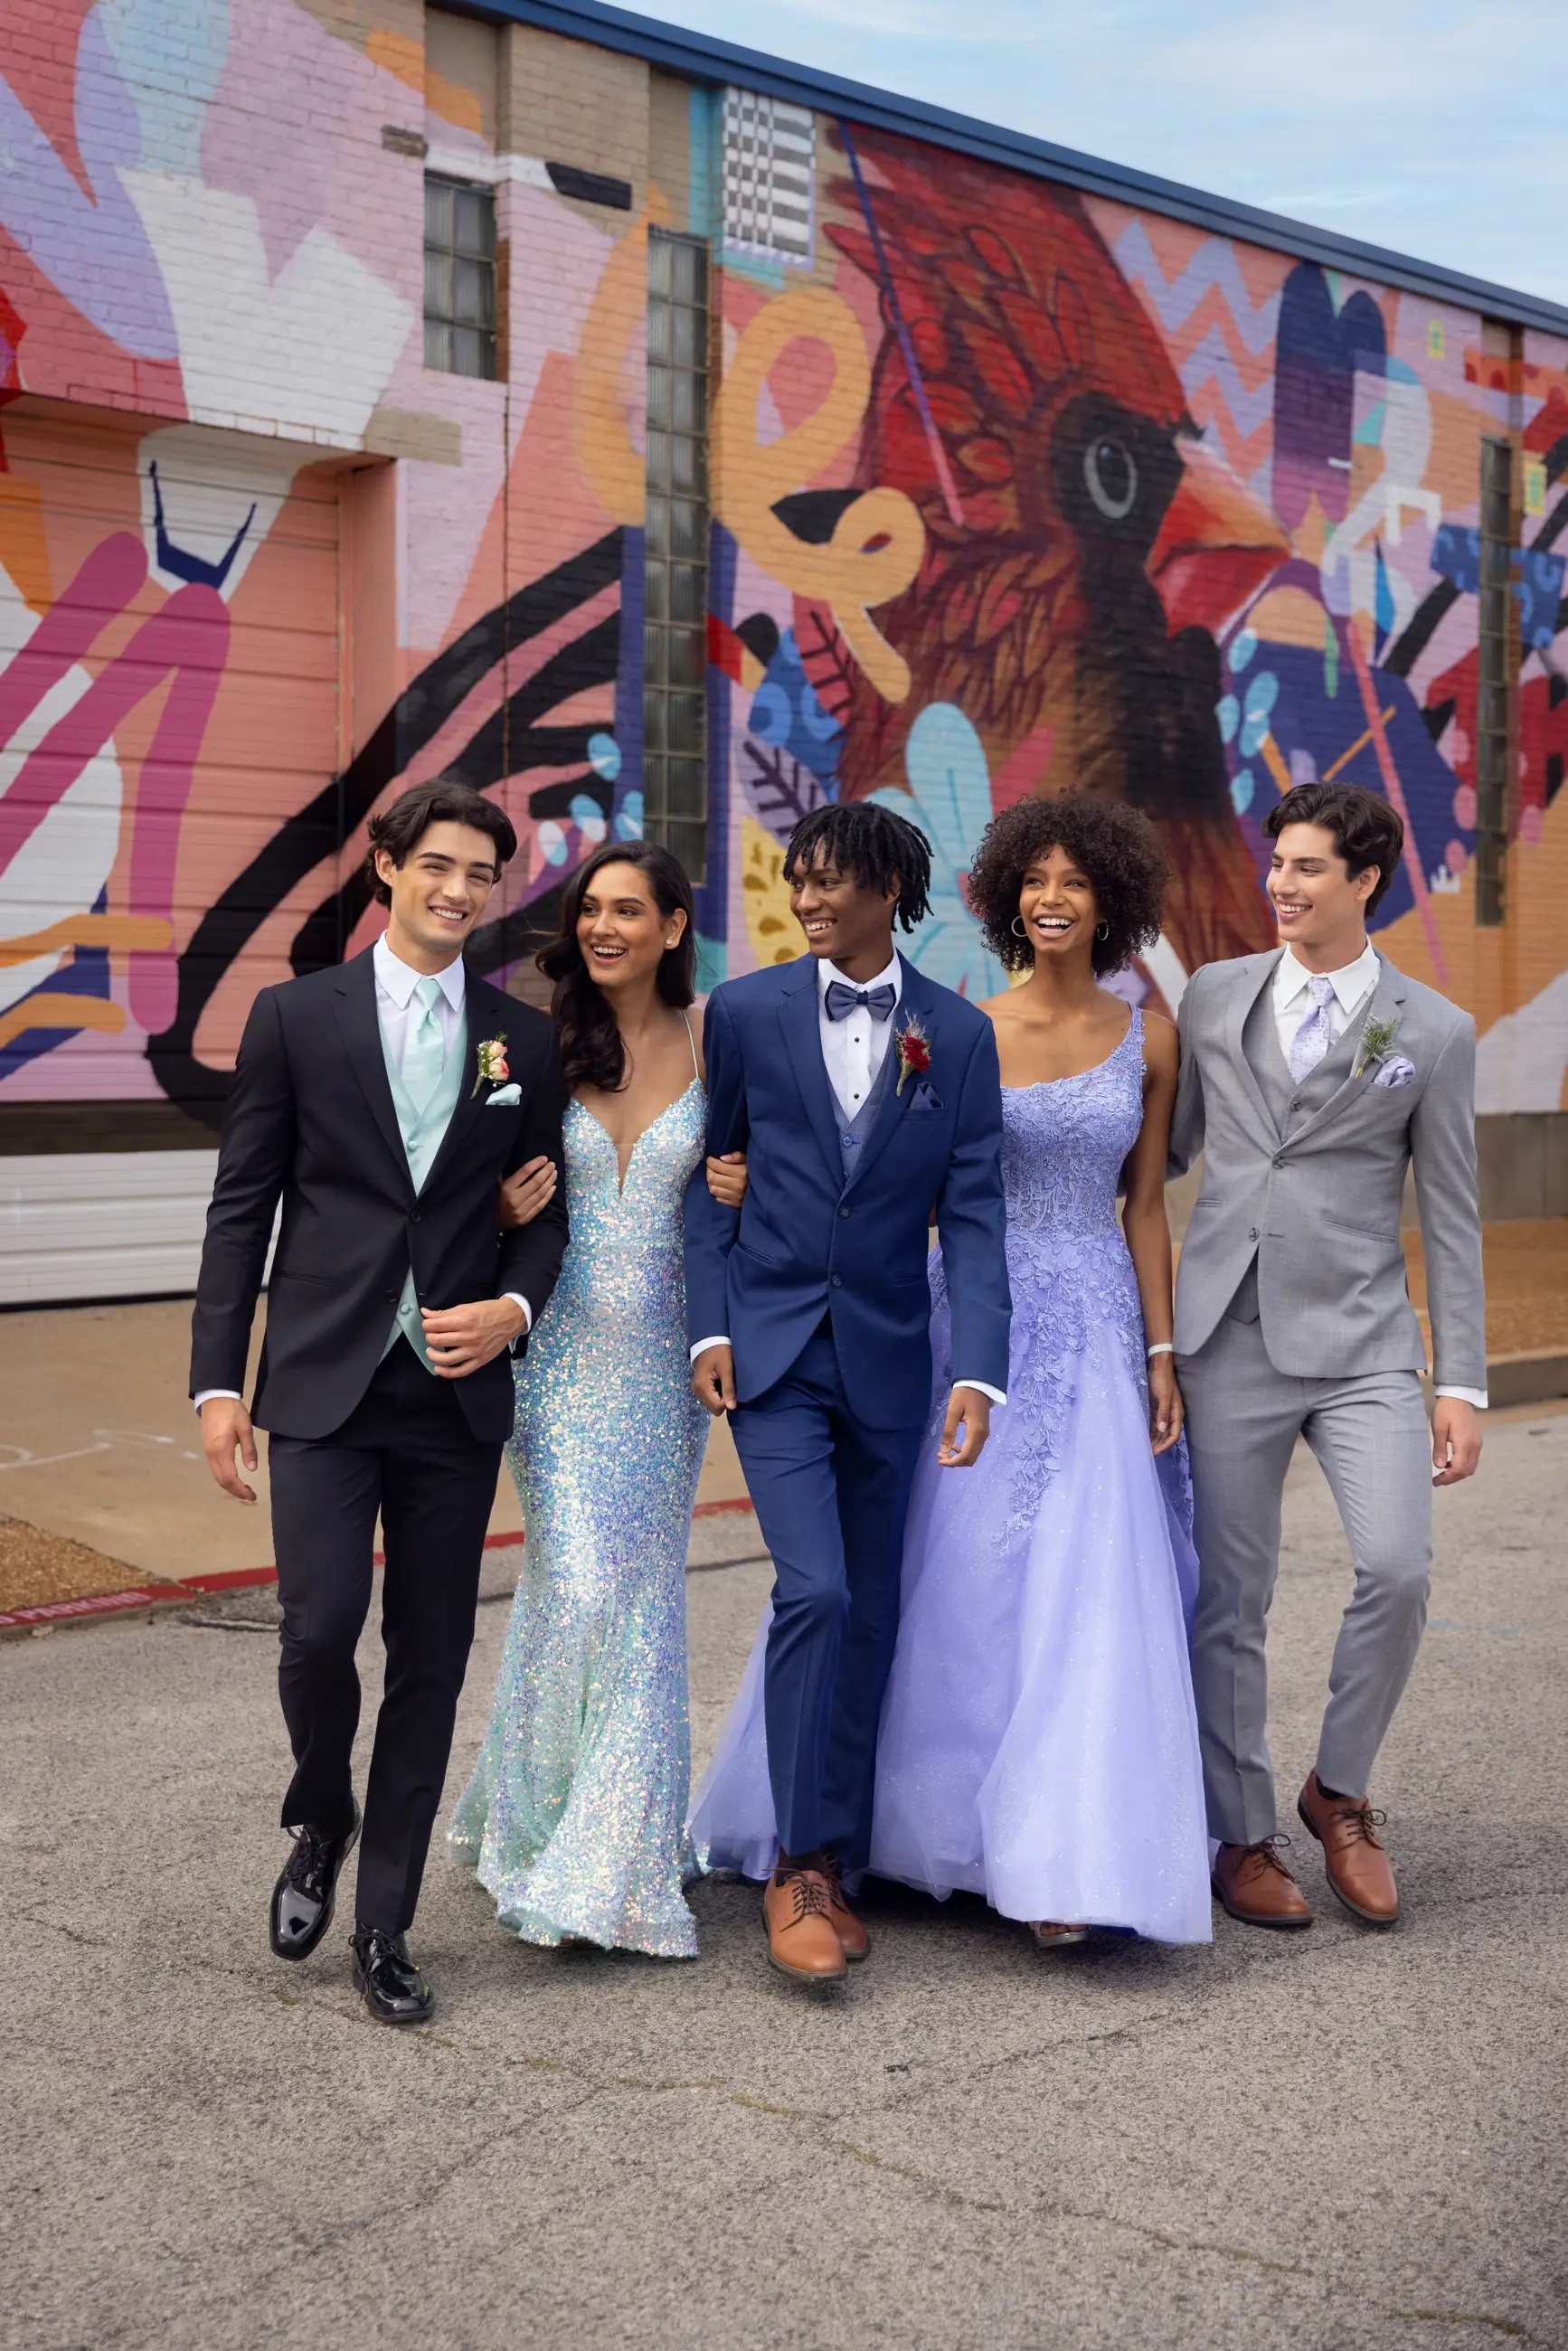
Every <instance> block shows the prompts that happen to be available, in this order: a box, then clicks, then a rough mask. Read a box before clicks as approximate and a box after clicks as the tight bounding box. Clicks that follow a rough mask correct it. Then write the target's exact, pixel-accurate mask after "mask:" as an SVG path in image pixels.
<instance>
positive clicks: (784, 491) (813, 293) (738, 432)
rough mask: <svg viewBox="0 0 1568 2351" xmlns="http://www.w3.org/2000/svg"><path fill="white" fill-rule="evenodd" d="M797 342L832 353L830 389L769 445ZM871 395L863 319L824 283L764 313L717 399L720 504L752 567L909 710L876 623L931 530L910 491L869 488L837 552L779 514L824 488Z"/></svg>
mask: <svg viewBox="0 0 1568 2351" xmlns="http://www.w3.org/2000/svg"><path fill="white" fill-rule="evenodd" d="M795 342H818V343H821V344H823V345H825V347H826V349H827V350H828V352H829V354H830V355H831V359H832V362H833V372H832V376H831V380H830V381H829V384H828V388H827V390H826V391H825V392H823V394H822V397H821V400H820V401H819V402H818V403H817V406H816V407H815V408H814V409H813V410H812V411H811V412H810V414H809V415H807V416H803V417H802V418H801V419H800V423H797V424H792V425H790V426H789V429H788V430H787V431H786V432H784V433H781V434H779V438H778V439H777V440H776V441H770V442H768V444H767V445H766V446H761V445H759V444H758V432H757V413H758V403H759V402H760V401H761V398H762V393H763V392H764V390H765V388H766V386H767V382H768V376H769V374H770V373H771V371H772V370H773V369H774V367H775V366H776V365H777V364H778V362H779V360H780V359H781V358H782V357H783V355H784V353H785V352H786V351H787V350H789V347H790V345H791V344H792V343H795ZM870 392H871V360H870V359H869V357H868V356H867V353H866V347H865V339H864V336H863V335H862V331H861V327H860V322H859V320H858V319H856V317H855V315H854V312H853V311H852V309H851V308H850V307H849V305H848V303H847V302H845V301H844V300H843V299H842V298H841V296H839V295H837V294H834V293H832V292H831V290H830V289H829V288H828V287H825V286H800V287H793V288H792V289H791V290H790V291H789V292H788V293H785V294H780V295H779V296H778V297H777V298H775V299H774V300H773V301H771V302H769V303H768V304H766V305H765V306H764V308H762V309H760V310H758V313H757V315H756V317H755V318H754V319H752V321H751V323H750V325H749V326H748V327H747V329H746V331H745V333H744V334H743V335H742V336H741V338H740V340H739V342H738V344H737V346H736V350H735V353H734V356H733V358H732V359H731V360H730V362H729V365H728V367H727V370H726V371H725V376H724V381H723V382H722V383H721V384H720V386H719V390H718V394H717V397H716V400H715V402H714V412H713V432H714V449H715V455H716V461H717V462H716V487H715V507H716V512H717V514H718V517H719V519H720V520H721V521H722V522H723V523H724V524H725V525H726V526H727V528H729V529H730V530H732V531H733V532H734V534H735V536H736V538H737V539H738V540H739V542H740V544H741V546H742V547H744V548H745V549H746V551H747V554H748V555H749V556H750V557H751V558H752V559H753V561H754V562H756V563H758V564H759V565H760V566H761V568H762V569H764V570H765V571H766V572H768V575H769V576H770V578H772V579H774V580H778V581H779V583H780V585H782V586H783V587H786V588H788V589H789V590H790V592H791V594H793V595H797V596H806V597H811V598H815V599H818V600H820V601H822V602H824V603H826V604H827V605H828V606H829V608H830V610H831V612H832V615H833V619H834V621H835V622H836V623H837V624H838V627H839V630H840V632H841V635H842V636H843V639H844V642H845V643H846V644H847V645H848V646H849V648H850V650H851V652H852V653H853V655H854V657H855V659H856V661H857V662H859V664H860V665H861V667H862V670H863V671H864V672H865V674H866V676H867V678H868V679H869V680H870V681H871V683H872V684H873V685H874V686H875V688H876V690H877V692H878V693H879V694H880V695H883V699H884V700H886V701H889V702H902V701H903V700H904V697H905V696H906V695H907V694H908V692H909V689H910V684H911V680H910V673H909V664H907V662H905V660H904V657H903V655H902V654H901V653H895V652H894V648H893V647H892V646H891V645H890V644H889V643H888V642H887V640H886V638H885V637H884V636H883V634H882V632H881V631H880V630H879V629H878V628H877V626H876V623H875V622H873V619H872V617H871V613H872V609H873V607H874V606H875V605H878V604H885V603H889V602H891V601H892V600H893V599H894V597H896V596H900V595H902V594H903V593H904V590H905V589H906V588H907V587H909V585H910V584H911V582H912V581H913V580H915V577H916V575H917V574H918V572H919V569H920V566H921V562H922V560H923V559H924V557H925V524H924V523H923V522H922V520H921V518H920V513H919V509H918V508H917V507H915V503H914V501H913V499H911V498H909V497H907V496H905V495H904V492H903V491H902V490H894V489H889V488H886V487H879V488H876V489H871V490H867V491H866V492H865V493H864V495H863V496H861V497H859V498H857V499H856V500H855V502H854V504H853V505H852V507H847V508H846V509H845V511H844V512H843V513H842V514H841V516H840V517H839V520H838V523H837V525H836V527H835V528H834V531H833V535H832V538H831V539H830V540H829V542H828V543H827V545H826V546H822V547H813V546H810V545H808V544H807V543H806V542H805V541H804V540H802V539H799V538H796V537H795V534H794V533H793V531H791V530H790V529H789V528H788V527H787V526H786V525H785V524H784V523H782V522H780V520H779V517H778V516H777V515H776V514H775V513H774V511H773V508H774V507H775V506H776V505H777V503H778V502H779V499H780V498H784V497H788V496H789V495H790V493H791V492H793V491H796V490H799V489H800V487H801V486H802V485H803V484H805V483H808V482H811V481H815V480H816V479H817V478H818V477H819V476H820V475H821V474H823V473H825V472H826V471H827V469H828V468H829V466H831V465H832V464H833V462H834V460H835V459H836V458H838V457H839V456H841V455H842V453H843V452H844V450H845V449H847V448H848V447H849V445H850V444H851V442H852V440H853V439H854V436H855V434H857V433H858V432H859V430H860V426H861V422H862V418H863V416H864V414H865V408H866V402H867V399H868V397H869V396H870Z"/></svg>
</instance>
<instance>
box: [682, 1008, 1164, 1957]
mask: <svg viewBox="0 0 1568 2351" xmlns="http://www.w3.org/2000/svg"><path fill="white" fill-rule="evenodd" d="M1143 1075H1144V1055H1143V1020H1142V1017H1141V1015H1139V1014H1138V1013H1136V1012H1134V1015H1133V1018H1132V1022H1131V1025H1130V1027H1129V1029H1128V1030H1127V1034H1126V1036H1125V1037H1124V1039H1123V1040H1122V1042H1121V1044H1120V1045H1118V1047H1117V1048H1116V1050H1115V1051H1114V1052H1113V1054H1111V1056H1110V1057H1109V1059H1108V1060H1107V1061H1103V1062H1101V1063H1100V1065H1099V1066H1098V1068H1096V1069H1092V1070H1088V1071H1084V1072H1083V1073H1082V1075H1081V1076H1078V1077H1073V1078H1062V1079H1059V1080H1056V1081H1052V1082H1050V1083H1047V1084H1044V1085H1037V1086H1024V1087H1009V1088H1005V1089H1004V1090H1003V1094H1002V1117H1003V1144H1002V1172H1003V1178H1004V1181H1005V1184H1006V1188H1007V1210H1008V1231H1007V1250H1008V1276H1009V1283H1010V1286H1011V1289H1012V1298H1013V1320H1012V1330H1011V1335H1010V1343H1009V1353H1010V1363H1009V1374H1008V1401H1007V1403H1006V1404H1005V1405H998V1407H996V1408H995V1409H994V1410H993V1412H992V1415H991V1435H990V1439H989V1442H988V1445H987V1447H986V1450H985V1452H984V1453H983V1454H982V1456H981V1457H980V1459H979V1461H978V1463H977V1466H976V1467H975V1468H973V1469H963V1470H960V1469H943V1468H939V1467H938V1465H937V1460H936V1447H937V1440H938V1437H939V1436H940V1433H941V1426H942V1418H943V1414H944V1412H945V1410H946V1400H947V1395H948V1390H949V1388H950V1386H951V1384H952V1378H953V1350H952V1322H951V1315H950V1312H949V1309H948V1304H947V1286H946V1279H945V1277H944V1274H943V1270H942V1260H941V1257H940V1255H939V1254H934V1255H933V1257H932V1259H931V1265H930V1274H931V1292H932V1322H931V1349H932V1357H933V1364H934V1370H935V1384H934V1388H933V1411H932V1419H931V1423H930V1426H929V1427H928V1428H927V1430H926V1439H925V1447H924V1450H923V1452H922V1456H921V1465H920V1468H918V1469H917V1470H916V1472H915V1486H914V1490H913V1493H912V1496H911V1499H910V1509H909V1521H908V1528H907V1532H906V1535H905V1539H904V1579H903V1588H902V1601H901V1611H902V1613H901V1616H900V1622H899V1632H898V1647H897V1651H896V1653H895V1655H894V1665H893V1672H892V1675H891V1677H890V1678H889V1681H888V1686H887V1696H886V1698H885V1701H884V1703H883V1717H882V1732H881V1738H880V1740H879V1743H878V1747H877V1767H876V1809H875V1813H874V1817H873V1828H872V1849H871V1866H872V1869H873V1872H875V1873H876V1874H877V1875H878V1876H883V1877H894V1878H899V1879H902V1880H904V1882H905V1883H906V1884H908V1885H911V1886H920V1887H922V1888H924V1889H925V1891H926V1892H928V1893H932V1894H936V1895H939V1896H946V1895H948V1894H951V1893H952V1892H953V1891H954V1890H955V1889H956V1888H962V1889H963V1890H965V1891H967V1892H969V1893H973V1894H979V1895H983V1896H985V1897H986V1899H987V1900H988V1902H989V1903H990V1904H991V1905H992V1906H993V1907H994V1908H996V1909H998V1910H999V1911H1001V1912H1003V1913H1004V1915H1006V1916H1007V1917H1012V1918H1019V1919H1026V1918H1030V1919H1032V1918H1050V1919H1056V1920H1060V1921H1062V1922H1072V1921H1078V1920H1082V1921H1085V1922H1088V1923H1090V1924H1094V1925H1100V1926H1105V1927H1116V1928H1133V1929H1135V1930H1136V1932H1138V1933H1139V1934H1142V1935H1148V1936H1152V1937H1155V1938H1159V1939H1161V1940H1163V1941H1167V1942H1207V1940H1208V1938H1209V1935H1210V1931H1211V1928H1210V1914H1209V1892H1208V1842H1207V1828H1206V1824H1205V1820H1204V1803H1203V1777H1202V1771H1201V1768H1200V1764H1199V1760H1198V1746H1197V1717H1196V1714H1195V1711H1194V1708H1193V1698H1192V1682H1191V1677H1190V1675H1189V1672H1188V1668H1187V1656H1186V1622H1187V1618H1188V1617H1189V1615H1190V1613H1191V1608H1192V1603H1193V1600H1194V1598H1195V1596H1196V1594H1197V1559H1196V1557H1195V1556H1194V1552H1193V1549H1192V1541H1191V1529H1192V1495H1191V1489H1190V1485H1189V1482H1188V1477H1187V1467H1186V1447H1185V1446H1183V1447H1178V1448H1177V1449H1176V1451H1174V1452H1172V1453H1168V1454H1166V1455H1164V1456H1162V1457H1161V1458H1160V1459H1159V1460H1157V1461H1156V1460H1155V1458H1154V1455H1153V1453H1152V1451H1151V1449H1150V1445H1149V1422H1148V1388H1147V1384H1146V1379H1145V1358H1144V1345H1145V1339H1144V1322H1143V1313H1142V1310H1141V1308H1140V1305H1139V1301H1138V1288H1137V1282H1136V1280H1135V1278H1134V1271H1133V1263H1132V1259H1131V1258H1130V1256H1129V1255H1128V1252H1127V1246H1126V1243H1125V1242H1124V1239H1123V1238H1122V1233H1121V1228H1120V1227H1119V1225H1118V1224H1117V1221H1116V1186H1117V1178H1118V1176H1119V1175H1120V1173H1121V1169H1122V1166H1123V1164H1124V1161H1125V1159H1126V1156H1127V1154H1128V1152H1129V1151H1130V1150H1131V1149H1132V1147H1133V1144H1134V1142H1135V1141H1136V1139H1137V1135H1138V1131H1139V1128H1140V1126H1141V1125H1142V1123H1143V1115H1144V1096H1143ZM766 1638H767V1621H766V1617H765V1619H764V1624H763V1628H762V1631H761V1633H760V1634H759V1635H758V1642H757V1646H756V1647H755V1648H754V1650H753V1652H752V1656H751V1662H750V1664H749V1665H748V1666H747V1673H746V1678H745V1680H744V1682H743V1684H742V1686H741V1690H740V1695H739V1697H738V1698H737V1700H736V1704H735V1707H734V1708H733V1709H732V1711H731V1714H730V1718H729V1720H728V1722H727V1724H726V1726H725V1729H724V1733H723V1736H722V1738H721V1739H720V1741H719V1746H718V1750H717V1752H716V1754H715V1757H714V1760H713V1761H712V1763H711V1764H710V1765H709V1767H708V1770H707V1772H706V1775H705V1778H704V1782H703V1786H702V1788H701V1790H700V1791H699V1794H698V1801H697V1805H696V1808H695V1813H694V1817H693V1823H692V1825H693V1833H694V1836H695V1840H696V1842H697V1844H698V1846H699V1848H700V1849H702V1850H703V1851H705V1852H706V1851H709V1850H712V1851H715V1852H722V1853H724V1854H725V1855H740V1856H742V1863H741V1865H742V1866H743V1867H744V1868H745V1870H746V1873H747V1876H762V1875H763V1874H764V1873H765V1872H766V1871H767V1870H768V1868H769V1867H770V1866H771V1865H772V1862H773V1858H774V1855H775V1853H776V1851H777V1842H776V1838H775V1835H774V1827H773V1809H772V1799H771V1797H770V1795H769V1793H768V1773H767V1753H766V1740H765V1733H764V1729H763V1723H762V1704H761V1696H762V1657H763V1650H764V1645H765V1642H766Z"/></svg>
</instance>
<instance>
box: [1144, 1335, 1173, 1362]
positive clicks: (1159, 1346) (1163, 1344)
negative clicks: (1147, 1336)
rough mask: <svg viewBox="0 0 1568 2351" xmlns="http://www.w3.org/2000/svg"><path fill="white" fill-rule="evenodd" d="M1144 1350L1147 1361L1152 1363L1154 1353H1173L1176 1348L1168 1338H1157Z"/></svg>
mask: <svg viewBox="0 0 1568 2351" xmlns="http://www.w3.org/2000/svg"><path fill="white" fill-rule="evenodd" d="M1145 1352H1146V1353H1147V1357H1148V1360H1149V1362H1150V1363H1151V1364H1152V1363H1153V1362H1154V1360H1155V1356H1156V1355H1174V1354H1175V1353H1176V1348H1175V1346H1174V1345H1173V1344H1172V1343H1171V1341H1170V1340H1169V1339H1158V1340H1156V1341H1155V1344H1154V1345H1153V1346H1152V1347H1150V1348H1148V1349H1147V1350H1146V1351H1145Z"/></svg>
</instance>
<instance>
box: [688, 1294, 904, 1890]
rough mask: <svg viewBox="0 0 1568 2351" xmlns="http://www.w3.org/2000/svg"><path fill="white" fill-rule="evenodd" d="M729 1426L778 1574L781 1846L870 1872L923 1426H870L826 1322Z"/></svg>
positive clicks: (770, 1664) (773, 1755)
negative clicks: (827, 1855)
mask: <svg viewBox="0 0 1568 2351" xmlns="http://www.w3.org/2000/svg"><path fill="white" fill-rule="evenodd" d="M730 1426H731V1427H732V1429H733V1431H734V1434H735V1447H736V1451H737V1453H738V1454H739V1456H740V1466H741V1468H743V1469H744V1471H745V1472H746V1483H747V1489H749V1491H750V1495H751V1499H752V1501H753V1502H754V1503H755V1505H756V1508H757V1521H758V1526H759V1527H760V1529H761V1531H762V1538H763V1541H765V1542H766V1543H767V1545H768V1550H769V1552H771V1553H772V1555H773V1565H774V1572H775V1578H776V1580H775V1583H774V1586H773V1623H772V1626H771V1628H770V1630H769V1632H768V1657H767V1667H766V1677H765V1684H764V1700H763V1704H764V1715H765V1719H766V1722H767V1729H768V1778H769V1781H770V1782H771V1783H772V1789H773V1804H774V1811H775V1814H776V1816H777V1820H778V1825H779V1846H780V1849H781V1850H782V1851H783V1852H785V1853H787V1854H790V1855H796V1856H800V1855H806V1854H812V1853H817V1852H819V1851H821V1850H822V1849H823V1848H826V1849H828V1850H830V1851H831V1852H833V1853H835V1854H836V1855H838V1857H839V1859H840V1861H841V1863H842V1865H843V1866H844V1867H845V1868H846V1869H861V1868H863V1867H864V1865H865V1862H866V1858H867V1855H869V1853H870V1850H871V1816H872V1800H873V1793H874V1791H875V1780H876V1737H877V1727H878V1723H879V1720H880V1718H881V1714H882V1699H883V1690H884V1688H885V1687H886V1684H887V1676H888V1668H889V1667H890V1666H891V1665H892V1663H893V1650H894V1640H895V1638H896V1636H897V1632H898V1593H899V1578H900V1573H901V1568H902V1562H903V1552H904V1514H905V1512H906V1510H907V1509H908V1507H909V1489H910V1485H911V1482H912V1480H913V1479H914V1476H915V1462H916V1460H917V1458H918V1457H919V1452H920V1446H921V1440H922V1436H923V1433H924V1432H923V1428H922V1427H921V1426H915V1427H914V1428H891V1429H889V1428H868V1427H867V1426H865V1424H864V1422H863V1421H862V1420H861V1419H860V1418H859V1417H858V1416H857V1415H856V1413H855V1410H854V1406H853V1404H852V1400H851V1398H850V1397H849V1396H848V1395H847V1394H846V1393H845V1389H844V1384H843V1378H842V1375H841V1373H840V1370H839V1364H838V1357H837V1355H836V1353H834V1349H833V1338H832V1332H831V1326H830V1325H829V1324H828V1323H827V1322H823V1323H822V1325H821V1327H820V1328H819V1329H818V1330H817V1331H816V1332H814V1333H813V1335H812V1337H811V1338H810V1339H809V1340H808V1341H807V1343H806V1345H805V1346H804V1347H803V1348H802V1349H801V1351H800V1354H799V1355H798V1356H797V1358H796V1360H795V1362H794V1363H793V1364H792V1365H791V1366H790V1368H789V1371H788V1372H786V1373H785V1374H784V1376H783V1378H782V1379H780V1380H777V1381H775V1383H774V1384H773V1385H772V1387H770V1388H768V1389H767V1390H766V1391H765V1393H764V1394H763V1395H759V1396H758V1397H756V1398H754V1399H753V1401H752V1402H751V1403H749V1404H745V1405H739V1406H737V1409H736V1411H735V1412H734V1413H733V1414H732V1415H731V1418H730Z"/></svg>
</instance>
